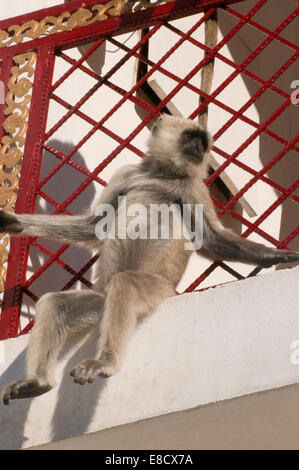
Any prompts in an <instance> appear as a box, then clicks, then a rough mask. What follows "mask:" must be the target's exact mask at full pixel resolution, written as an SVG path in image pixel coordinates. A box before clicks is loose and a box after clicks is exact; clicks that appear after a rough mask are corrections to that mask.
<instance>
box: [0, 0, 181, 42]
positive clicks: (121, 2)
mask: <svg viewBox="0 0 299 470" xmlns="http://www.w3.org/2000/svg"><path fill="white" fill-rule="evenodd" d="M171 1H173V0H156V1H153V2H151V1H150V0H140V1H136V0H110V1H109V2H107V3H104V4H96V5H92V6H90V7H87V8H79V9H78V10H75V11H74V12H72V13H71V12H69V11H64V12H63V13H61V14H60V15H59V16H46V17H45V18H43V19H42V20H40V21H37V20H31V21H27V22H26V23H24V24H22V25H11V26H9V27H8V28H7V29H6V30H0V47H8V46H11V45H12V44H19V43H21V42H23V41H24V39H25V38H27V39H28V38H29V39H37V38H39V37H40V36H43V35H50V34H55V33H59V32H64V31H71V30H73V29H75V28H79V27H82V26H88V25H90V24H92V23H95V22H97V21H104V20H106V19H107V18H109V17H110V16H120V15H122V14H124V13H126V12H128V11H131V12H136V11H139V10H143V9H147V8H153V7H155V6H157V5H160V4H161V3H169V2H171Z"/></svg>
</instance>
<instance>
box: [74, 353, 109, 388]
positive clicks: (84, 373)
mask: <svg viewBox="0 0 299 470" xmlns="http://www.w3.org/2000/svg"><path fill="white" fill-rule="evenodd" d="M114 373H115V367H114V365H113V364H112V363H111V362H109V361H107V360H104V359H87V360H85V361H82V362H80V364H78V365H77V366H76V367H74V368H73V369H72V370H71V376H72V377H74V382H76V383H78V384H80V385H84V384H85V383H86V382H88V383H92V382H93V381H94V379H95V378H96V377H103V378H107V377H110V376H111V375H113V374H114Z"/></svg>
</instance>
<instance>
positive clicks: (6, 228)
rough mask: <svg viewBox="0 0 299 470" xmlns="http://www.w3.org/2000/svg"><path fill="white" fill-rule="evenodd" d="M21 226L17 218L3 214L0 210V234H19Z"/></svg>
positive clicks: (7, 213) (6, 213)
mask: <svg viewBox="0 0 299 470" xmlns="http://www.w3.org/2000/svg"><path fill="white" fill-rule="evenodd" d="M22 230H23V226H22V224H21V223H20V222H19V221H18V220H17V218H16V217H15V216H14V215H13V214H10V213H9V212H5V211H3V210H0V232H1V233H3V232H7V233H19V232H22Z"/></svg>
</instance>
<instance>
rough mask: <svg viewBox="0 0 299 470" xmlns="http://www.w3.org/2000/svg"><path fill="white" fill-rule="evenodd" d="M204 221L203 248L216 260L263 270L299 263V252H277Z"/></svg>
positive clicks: (206, 220) (205, 218)
mask: <svg viewBox="0 0 299 470" xmlns="http://www.w3.org/2000/svg"><path fill="white" fill-rule="evenodd" d="M203 221H204V222H203V248H204V250H205V251H207V252H208V253H209V254H210V255H212V257H213V258H215V259H221V260H227V261H240V262H243V263H249V264H255V265H257V266H261V267H263V268H269V267H270V266H273V265H275V264H279V263H293V262H296V261H299V253H297V252H294V251H286V250H276V249H275V248H270V247H267V246H265V245H262V244H260V243H255V242H253V241H251V240H247V239H246V238H242V237H239V236H238V235H236V234H235V233H233V232H231V231H230V230H227V229H224V228H218V227H217V228H216V227H215V225H214V224H212V223H210V222H209V220H208V217H206V216H205V215H204V218H203ZM213 225H214V226H213Z"/></svg>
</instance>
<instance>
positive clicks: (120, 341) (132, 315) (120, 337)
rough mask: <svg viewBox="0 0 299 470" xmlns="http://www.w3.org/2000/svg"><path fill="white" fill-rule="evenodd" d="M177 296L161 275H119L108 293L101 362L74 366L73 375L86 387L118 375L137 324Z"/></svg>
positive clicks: (112, 282) (102, 333) (104, 316)
mask: <svg viewBox="0 0 299 470" xmlns="http://www.w3.org/2000/svg"><path fill="white" fill-rule="evenodd" d="M174 295H175V290H174V288H173V287H172V285H171V284H170V282H169V281H167V280H166V279H164V278H163V277H161V276H159V275H156V274H150V273H145V272H141V271H140V272H136V271H124V272H120V273H117V274H116V275H115V276H114V277H113V278H112V280H111V281H110V283H109V286H108V290H107V297H106V300H105V308H104V315H103V320H102V321H101V324H100V344H99V359H95V360H86V361H83V362H81V363H80V364H79V365H78V366H77V367H74V368H73V370H72V371H71V375H72V376H73V377H74V380H75V382H77V383H79V384H81V385H83V384H85V383H86V382H93V381H94V379H95V378H96V377H97V376H101V377H109V376H111V375H113V374H114V373H115V372H117V371H118V369H119V366H120V362H121V357H122V355H123V352H124V349H125V346H126V343H127V340H128V338H129V336H130V334H131V333H132V331H133V330H134V328H135V326H136V324H137V321H138V320H139V319H140V318H142V317H145V316H147V315H149V314H150V313H152V312H153V311H154V310H155V308H156V307H157V306H158V305H159V304H160V303H162V302H163V301H164V300H165V299H167V298H169V297H172V296H174Z"/></svg>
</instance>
